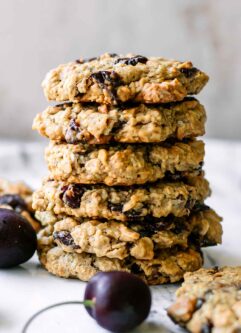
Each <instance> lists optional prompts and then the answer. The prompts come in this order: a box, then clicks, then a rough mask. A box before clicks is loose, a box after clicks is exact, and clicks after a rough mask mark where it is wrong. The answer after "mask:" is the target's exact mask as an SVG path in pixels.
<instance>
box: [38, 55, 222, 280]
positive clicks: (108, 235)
mask: <svg viewBox="0 0 241 333" xmlns="http://www.w3.org/2000/svg"><path fill="white" fill-rule="evenodd" d="M207 81H208V77H207V75H206V74H205V73H203V72H201V71H200V70H198V69H196V68H194V67H193V65H192V63H190V62H178V61H173V60H166V59H163V58H149V59H147V58H146V57H143V56H133V55H127V56H125V57H122V56H118V55H116V54H104V55H102V56H100V57H98V58H93V59H89V60H82V59H79V60H77V61H76V62H71V63H68V64H65V65H60V66H59V67H57V68H56V69H54V70H52V71H50V72H49V73H48V74H47V76H46V78H45V80H44V82H43V88H44V92H45V95H46V97H47V98H48V100H54V101H58V102H62V104H58V105H55V106H49V107H48V108H47V109H46V110H45V111H44V112H43V113H42V114H39V115H37V117H36V118H35V121H34V125H33V128H34V129H37V130H38V131H39V132H40V134H42V135H44V136H46V137H47V138H49V139H50V140H51V142H50V145H49V147H48V148H47V150H46V161H47V165H48V169H49V172H50V173H49V176H48V177H47V178H46V179H45V180H44V181H43V183H42V187H41V188H40V189H39V190H38V191H36V192H35V194H34V197H33V207H34V209H35V211H36V217H37V218H38V220H39V221H40V222H41V225H42V230H41V231H40V232H39V237H38V238H39V257H40V261H41V263H42V265H43V266H44V267H45V268H46V269H47V270H48V271H49V272H51V273H53V274H55V275H58V276H61V277H66V278H68V277H72V278H79V279H80V280H84V281H88V280H89V279H90V278H91V277H92V276H93V275H94V274H96V273H97V272H99V271H109V270H125V271H128V272H132V273H134V274H137V275H138V276H140V277H141V278H143V279H145V280H146V281H147V282H148V283H149V284H160V283H166V282H176V281H179V280H180V279H182V277H183V275H184V273H185V272H187V271H195V270H197V269H199V268H200V267H201V266H202V264H203V257H202V253H201V250H200V248H201V247H202V246H211V245H212V246H213V245H216V244H218V243H220V242H221V236H222V227H221V224H220V222H221V219H220V217H219V216H218V215H217V214H216V213H215V212H214V211H213V210H212V209H210V208H209V207H207V206H206V205H205V204H204V200H205V199H206V198H207V197H208V196H209V194H210V188H209V184H208V182H207V180H206V179H205V178H204V173H203V171H202V166H203V159H204V143H203V142H202V141H198V140H196V139H195V138H196V137H197V136H200V135H203V134H204V132H205V120H206V115H205V110H204V107H203V106H202V105H201V104H200V103H199V102H198V101H197V100H196V99H194V98H192V97H188V96H189V95H193V94H197V93H198V92H199V91H200V90H201V89H202V88H203V87H204V85H205V84H206V82H207Z"/></svg>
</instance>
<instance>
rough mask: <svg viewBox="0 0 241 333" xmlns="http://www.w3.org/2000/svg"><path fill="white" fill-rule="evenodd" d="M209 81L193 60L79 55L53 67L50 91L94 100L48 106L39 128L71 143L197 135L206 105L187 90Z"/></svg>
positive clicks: (58, 96) (55, 96)
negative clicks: (78, 58) (192, 62)
mask: <svg viewBox="0 0 241 333" xmlns="http://www.w3.org/2000/svg"><path fill="white" fill-rule="evenodd" d="M207 81H208V76H207V75H206V74H205V73H203V72H201V71H200V70H198V69H196V68H195V67H193V66H192V64H191V62H183V63H182V62H178V61H170V60H166V59H163V58H149V59H147V58H145V57H142V56H131V55H128V56H126V57H122V56H117V55H115V54H104V55H102V56H100V57H99V58H94V59H90V60H86V61H84V60H77V61H76V62H72V63H69V64H66V65H60V66H59V67H57V68H56V69H54V70H52V71H50V72H49V73H48V74H47V76H46V78H45V80H44V82H43V88H44V92H45V95H46V97H47V98H48V99H49V100H55V101H62V102H66V101H69V102H88V103H91V104H87V105H86V104H85V105H83V104H79V103H74V104H73V103H68V104H61V105H57V106H54V107H48V108H47V109H46V110H45V112H43V113H42V114H40V115H38V116H37V118H36V119H35V122H34V128H35V129H37V130H39V132H40V133H41V134H42V135H45V136H47V137H48V138H50V139H51V140H58V141H66V142H68V143H77V142H87V143H88V144H104V143H108V142H128V143H135V142H161V141H165V140H167V139H168V138H176V139H178V140H182V139H183V138H193V137H196V136H199V135H203V134H204V131H205V130H204V124H205V119H206V117H205V110H204V108H203V106H202V105H201V104H200V103H199V102H198V101H197V100H195V99H193V98H190V97H189V98H186V96H187V95H190V94H196V93H198V92H199V91H200V90H201V89H202V88H203V87H204V85H205V84H206V82H207ZM177 101H182V102H180V103H175V102H177ZM93 102H96V103H102V104H96V103H93ZM126 102H129V103H126ZM130 102H131V103H130ZM137 102H138V103H139V104H134V103H137ZM140 103H145V104H140ZM156 103H159V104H156ZM160 103H169V104H160Z"/></svg>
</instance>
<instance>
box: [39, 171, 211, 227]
mask: <svg viewBox="0 0 241 333" xmlns="http://www.w3.org/2000/svg"><path fill="white" fill-rule="evenodd" d="M209 195H210V188H209V183H208V181H207V180H206V179H205V178H203V176H196V177H193V178H191V177H189V178H186V179H185V181H172V182H170V181H169V182H168V181H160V182H157V183H152V184H148V186H147V184H146V185H139V186H138V185H137V186H129V187H123V186H122V187H109V186H106V185H83V184H76V183H74V184H66V183H64V182H57V181H51V180H49V181H46V182H44V183H43V184H42V187H41V188H40V189H39V190H38V191H36V192H35V193H34V195H33V208H34V210H35V211H37V212H46V211H47V212H52V214H55V215H61V214H65V215H68V216H73V217H76V218H79V217H92V218H105V219H116V220H120V221H127V220H132V219H136V218H141V217H145V216H153V217H163V216H167V215H169V214H172V215H174V216H177V217H181V216H184V215H188V214H190V212H191V210H192V209H193V207H194V206H195V205H200V204H201V203H203V201H204V200H205V199H206V198H207V197H208V196H209Z"/></svg>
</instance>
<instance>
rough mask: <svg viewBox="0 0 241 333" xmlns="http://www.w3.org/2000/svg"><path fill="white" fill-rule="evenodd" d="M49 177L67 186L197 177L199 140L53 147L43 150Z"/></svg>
mask: <svg viewBox="0 0 241 333" xmlns="http://www.w3.org/2000/svg"><path fill="white" fill-rule="evenodd" d="M45 157H46V161H47V164H48V168H49V171H50V178H51V179H54V180H57V181H67V182H68V183H82V184H93V183H104V184H106V185H108V186H114V185H123V186H128V185H133V184H144V183H146V182H154V181H157V180H158V179H161V178H164V177H165V176H167V175H170V176H173V177H176V176H177V175H178V174H179V176H183V177H184V176H188V175H190V174H191V173H193V174H199V173H200V170H201V167H202V164H203V158H204V143H203V142H202V141H196V140H193V141H188V142H174V143H167V142H166V143H162V144H144V145H143V144H142V145H141V144H140V145H138V144H132V145H128V144H121V145H120V144H112V145H91V146H90V145H87V144H76V145H73V144H56V143H53V142H52V143H50V145H49V147H48V148H47V149H46V154H45Z"/></svg>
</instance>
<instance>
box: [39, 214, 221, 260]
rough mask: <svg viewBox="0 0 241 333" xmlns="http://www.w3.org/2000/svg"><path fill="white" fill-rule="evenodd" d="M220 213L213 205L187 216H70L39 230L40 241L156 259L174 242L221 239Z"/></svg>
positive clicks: (112, 255)
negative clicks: (102, 218)
mask: <svg viewBox="0 0 241 333" xmlns="http://www.w3.org/2000/svg"><path fill="white" fill-rule="evenodd" d="M220 220H221V219H220V217H219V216H218V215H217V214H216V213H215V212H214V211H213V210H211V209H208V208H206V210H203V211H199V212H196V213H193V214H192V215H190V216H188V217H183V218H174V217H171V218H170V217H169V218H162V219H154V218H153V219H151V218H149V219H144V220H140V221H137V220H135V221H130V222H128V223H125V224H123V223H121V222H119V221H113V220H108V221H105V222H104V221H98V220H87V219H86V220H82V221H80V220H77V219H73V218H70V217H66V218H64V219H62V220H58V221H57V222H55V223H54V224H49V225H47V226H46V227H45V228H44V229H43V230H42V231H41V232H40V233H39V244H42V243H43V244H44V245H45V246H46V244H51V243H52V242H53V241H55V243H56V244H57V245H58V246H59V247H61V248H62V249H63V250H64V251H66V252H70V253H75V252H76V253H83V252H86V253H90V254H95V255H96V256H97V257H108V258H118V259H124V258H126V257H128V256H131V257H134V258H136V259H140V260H149V259H153V258H154V255H155V253H156V252H157V251H159V250H160V251H161V250H162V251H163V250H164V249H170V248H172V247H174V246H179V248H188V246H189V244H190V243H193V244H195V245H196V246H199V247H200V246H205V247H206V246H211V245H216V244H219V243H220V242H221V236H222V227H221V224H220Z"/></svg>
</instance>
